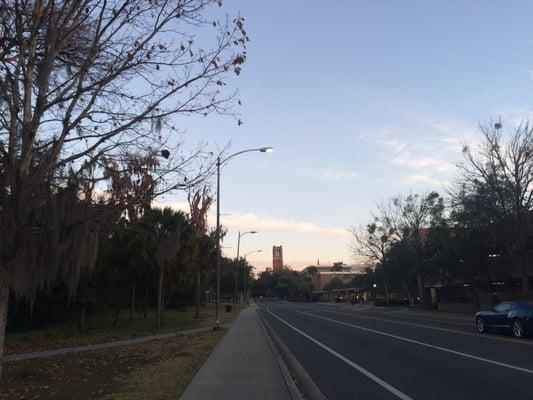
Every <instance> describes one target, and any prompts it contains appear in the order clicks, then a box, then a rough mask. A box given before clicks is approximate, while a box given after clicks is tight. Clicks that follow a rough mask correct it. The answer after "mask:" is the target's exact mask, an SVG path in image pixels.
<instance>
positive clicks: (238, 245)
mask: <svg viewBox="0 0 533 400" xmlns="http://www.w3.org/2000/svg"><path fill="white" fill-rule="evenodd" d="M247 234H251V235H255V234H257V231H248V232H243V233H241V231H239V236H238V239H237V262H236V264H235V294H234V298H233V303H234V307H235V306H237V294H238V291H239V288H238V286H239V285H238V282H239V249H240V247H241V237H243V236H244V235H247ZM243 303H244V288H243Z"/></svg>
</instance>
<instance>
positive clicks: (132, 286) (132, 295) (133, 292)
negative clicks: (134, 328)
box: [130, 281, 137, 322]
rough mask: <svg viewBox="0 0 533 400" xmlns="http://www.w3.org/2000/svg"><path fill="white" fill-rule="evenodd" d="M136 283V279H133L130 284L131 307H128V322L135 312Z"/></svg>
mask: <svg viewBox="0 0 533 400" xmlns="http://www.w3.org/2000/svg"><path fill="white" fill-rule="evenodd" d="M136 285H137V282H136V281H133V284H132V285H131V308H130V322H131V321H133V314H135V286H136Z"/></svg>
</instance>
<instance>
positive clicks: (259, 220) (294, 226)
mask: <svg viewBox="0 0 533 400" xmlns="http://www.w3.org/2000/svg"><path fill="white" fill-rule="evenodd" d="M224 226H226V227H227V228H233V229H257V230H270V231H290V232H293V233H299V234H305V235H326V236H330V237H338V238H349V237H350V234H349V232H348V231H346V229H345V228H327V227H323V226H319V225H316V224H313V223H311V222H302V221H292V220H286V219H282V218H276V217H269V216H259V215H256V214H251V213H248V214H232V215H229V216H226V217H224Z"/></svg>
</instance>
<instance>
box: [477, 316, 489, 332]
mask: <svg viewBox="0 0 533 400" xmlns="http://www.w3.org/2000/svg"><path fill="white" fill-rule="evenodd" d="M476 329H477V331H478V332H479V333H486V332H487V325H485V321H483V319H481V318H476Z"/></svg>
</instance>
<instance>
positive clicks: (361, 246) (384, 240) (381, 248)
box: [351, 217, 395, 305]
mask: <svg viewBox="0 0 533 400" xmlns="http://www.w3.org/2000/svg"><path fill="white" fill-rule="evenodd" d="M351 233H352V236H353V242H352V245H351V248H352V253H353V255H354V258H356V259H357V258H363V260H364V261H365V262H370V263H372V264H373V265H374V266H376V265H380V266H381V268H382V271H383V280H384V286H385V301H386V302H387V305H388V304H389V285H388V281H387V273H386V263H385V259H386V257H387V253H388V251H389V249H390V246H391V245H392V243H394V241H395V230H394V228H393V227H392V226H390V225H387V223H386V221H385V220H384V219H382V218H378V217H374V219H373V221H372V222H371V223H369V224H368V225H367V226H366V227H364V228H363V227H361V228H355V227H352V228H351Z"/></svg>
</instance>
